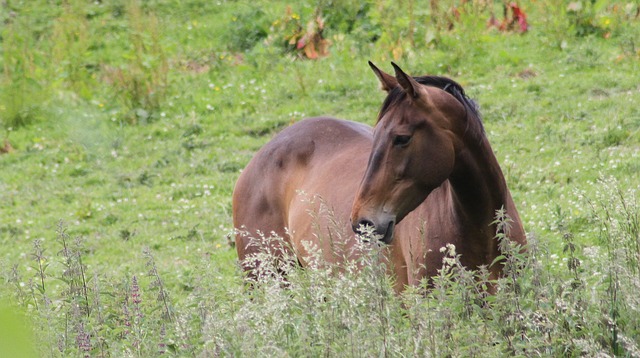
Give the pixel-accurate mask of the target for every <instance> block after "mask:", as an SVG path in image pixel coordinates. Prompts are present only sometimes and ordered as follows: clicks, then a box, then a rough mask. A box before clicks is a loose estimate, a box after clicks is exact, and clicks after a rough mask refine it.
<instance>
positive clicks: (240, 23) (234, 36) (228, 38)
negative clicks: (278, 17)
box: [223, 7, 269, 51]
mask: <svg viewBox="0 0 640 358" xmlns="http://www.w3.org/2000/svg"><path fill="white" fill-rule="evenodd" d="M268 33H269V19H268V18H267V14H266V13H265V12H264V11H263V10H262V9H260V8H255V7H247V8H246V9H243V10H242V11H239V12H236V13H234V14H233V15H232V18H231V26H230V27H229V31H226V32H225V33H224V35H223V37H224V41H225V42H226V43H227V46H228V48H229V50H231V51H247V50H250V49H252V48H253V47H254V46H255V45H256V44H258V43H259V42H260V41H262V40H263V39H265V38H266V37H267V34H268Z"/></svg>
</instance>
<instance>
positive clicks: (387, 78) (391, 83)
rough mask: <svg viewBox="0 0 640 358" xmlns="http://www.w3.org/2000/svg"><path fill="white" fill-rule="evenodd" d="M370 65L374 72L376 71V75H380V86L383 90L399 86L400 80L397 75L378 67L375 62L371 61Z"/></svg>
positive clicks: (386, 90)
mask: <svg viewBox="0 0 640 358" xmlns="http://www.w3.org/2000/svg"><path fill="white" fill-rule="evenodd" d="M369 67H371V69H372V70H373V73H375V74H376V77H378V80H380V87H381V88H382V90H383V91H385V92H389V91H391V90H392V89H394V88H396V87H398V81H397V80H396V78H395V77H393V76H391V75H390V74H388V73H386V72H384V71H382V70H381V69H379V68H378V67H376V65H374V64H373V62H371V61H369Z"/></svg>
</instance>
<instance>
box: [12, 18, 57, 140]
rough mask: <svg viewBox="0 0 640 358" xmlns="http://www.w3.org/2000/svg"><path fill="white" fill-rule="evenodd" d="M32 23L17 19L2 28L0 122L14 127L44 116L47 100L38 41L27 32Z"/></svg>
mask: <svg viewBox="0 0 640 358" xmlns="http://www.w3.org/2000/svg"><path fill="white" fill-rule="evenodd" d="M32 26H33V22H32V20H30V19H29V18H28V17H25V16H23V15H22V14H20V16H17V17H16V18H13V19H9V20H8V22H7V24H6V25H5V26H4V28H3V29H2V30H3V31H2V70H3V71H2V77H0V123H2V125H3V127H5V128H18V127H21V126H25V125H28V124H31V123H35V122H38V121H39V120H41V119H42V118H43V117H44V112H45V107H44V104H45V101H46V100H48V97H49V94H48V91H47V83H46V82H45V79H46V78H47V76H46V73H45V72H46V71H47V68H45V67H42V62H43V60H44V54H43V53H41V51H40V46H39V43H40V42H39V39H37V38H34V37H33V35H32V33H31V27H32Z"/></svg>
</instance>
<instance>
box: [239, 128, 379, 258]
mask: <svg viewBox="0 0 640 358" xmlns="http://www.w3.org/2000/svg"><path fill="white" fill-rule="evenodd" d="M370 143H371V128H370V127H368V126H366V125H363V124H360V123H355V122H349V121H344V120H339V119H334V118H323V117H318V118H308V119H305V120H302V121H300V122H298V123H295V124H293V125H291V126H289V127H287V128H286V129H284V130H283V131H281V132H280V133H279V134H277V135H276V136H275V137H274V138H273V139H272V140H271V141H270V142H269V143H267V144H266V145H265V146H264V147H262V149H260V151H258V153H257V154H256V155H255V156H254V157H253V159H252V160H251V161H250V162H249V164H248V165H247V167H246V168H245V169H244V170H243V172H242V174H241V175H240V177H239V178H238V181H237V182H236V187H235V189H234V193H233V220H234V227H235V228H236V229H239V230H240V232H239V233H238V235H237V236H236V244H237V249H238V254H239V257H240V259H241V260H242V259H244V258H245V257H246V256H247V255H249V254H251V253H253V252H254V251H253V250H254V249H252V248H251V247H248V245H249V243H250V240H251V238H252V237H256V235H258V232H261V233H263V234H264V235H266V236H270V235H271V234H272V233H273V234H275V235H276V236H279V237H281V238H283V239H284V240H285V241H288V240H290V234H291V233H292V232H295V234H294V235H300V236H304V237H309V236H310V232H309V231H310V230H311V219H312V218H311V217H310V215H309V213H308V212H307V210H306V209H307V208H308V207H309V205H310V204H311V203H315V201H316V200H318V201H325V202H328V203H330V205H331V207H332V209H333V210H338V211H340V212H344V211H346V212H348V210H350V205H351V201H352V198H353V192H355V187H356V186H357V185H358V183H359V180H360V178H361V177H362V172H363V171H364V167H365V165H366V158H367V156H368V153H369V151H370ZM340 188H343V189H342V190H341V189H340ZM340 193H343V194H340ZM339 195H350V196H351V197H350V199H338V196H339ZM314 205H315V204H314ZM290 244H292V245H294V244H295V243H290ZM285 250H286V249H285Z"/></svg>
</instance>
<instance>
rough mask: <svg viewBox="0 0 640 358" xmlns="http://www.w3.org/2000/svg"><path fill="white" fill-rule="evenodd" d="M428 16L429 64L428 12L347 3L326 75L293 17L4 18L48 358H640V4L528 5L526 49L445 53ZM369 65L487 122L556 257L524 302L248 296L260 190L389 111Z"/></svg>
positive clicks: (2, 114)
mask: <svg viewBox="0 0 640 358" xmlns="http://www.w3.org/2000/svg"><path fill="white" fill-rule="evenodd" d="M409 3H411V4H413V5H414V10H413V11H414V13H413V16H414V19H415V20H416V22H415V23H416V25H415V26H416V28H415V34H414V45H411V44H410V42H409V40H408V37H407V26H408V15H407V14H408V8H400V9H396V10H394V11H392V12H390V13H391V14H392V15H388V16H386V17H385V16H382V15H383V13H384V12H385V11H390V10H389V9H390V7H391V5H390V4H391V2H388V1H374V2H371V3H368V5H366V6H363V5H361V4H359V3H358V2H351V1H346V2H341V5H340V6H343V7H344V9H343V10H340V11H338V10H335V9H334V8H333V7H330V6H328V5H327V4H328V3H327V4H325V5H326V8H325V17H326V28H325V32H324V35H325V37H326V38H328V39H329V40H330V41H331V45H330V48H329V51H330V54H329V56H328V57H326V58H322V59H319V60H315V61H311V60H305V59H301V58H298V57H297V56H296V55H295V54H291V53H288V52H287V49H286V48H285V47H284V46H282V45H280V44H279V42H277V41H275V40H273V39H274V38H279V37H281V36H283V34H282V33H277V30H276V29H277V27H275V26H273V24H274V22H275V21H277V20H280V21H282V20H283V19H284V17H286V16H290V17H291V16H293V15H286V14H288V13H287V10H286V8H287V5H290V6H291V13H292V14H295V15H296V16H297V17H299V18H300V23H301V25H302V26H303V28H304V27H305V26H306V22H307V21H309V20H310V19H311V16H312V15H313V13H314V11H315V9H316V4H315V3H311V2H302V3H300V4H298V3H291V4H287V2H282V1H277V2H267V1H261V0H260V1H254V2H243V1H220V2H210V1H196V0H191V1H170V0H164V1H160V0H157V1H148V2H141V3H136V2H135V1H124V0H122V1H113V2H91V3H87V2H83V1H70V2H68V5H66V6H59V5H52V4H50V3H48V2H44V1H33V2H14V1H9V2H6V4H3V5H0V6H2V8H0V20H1V21H0V24H1V25H0V34H1V35H2V37H1V40H0V52H1V53H2V57H1V58H0V65H1V66H0V68H2V72H1V73H0V124H1V125H2V126H1V129H0V138H1V139H4V138H7V140H8V141H9V143H10V144H11V146H12V147H13V148H14V149H15V150H14V151H13V152H11V153H9V154H2V155H0V245H2V250H0V273H1V274H2V277H3V285H2V286H1V288H0V298H1V300H0V301H10V302H11V303H12V304H13V305H16V306H21V309H24V310H26V311H27V315H28V317H29V321H30V323H31V325H32V326H33V327H37V328H40V327H44V329H36V330H35V337H36V338H35V339H36V342H37V344H34V345H35V346H37V347H38V349H39V352H38V355H40V356H73V355H80V356H82V355H84V354H89V353H90V354H91V355H95V356H123V355H138V356H154V355H156V354H157V353H158V352H159V351H161V350H164V351H166V352H167V354H173V355H178V356H183V355H197V354H204V355H216V354H222V355H242V354H244V355H249V354H264V355H273V356H282V355H285V354H286V353H288V354H289V355H294V356H299V355H303V356H305V355H313V356H316V355H330V356H342V355H349V356H361V355H362V356H369V355H374V354H375V355H378V354H388V355H393V356H395V355H400V354H405V355H433V356H442V355H446V354H452V355H465V356H466V355H477V356H478V355H479V356H483V355H485V356H486V355H487V354H489V355H493V354H505V353H510V354H516V355H517V354H523V355H526V354H534V353H535V352H538V353H540V354H543V355H580V354H581V352H584V353H585V354H595V352H600V351H603V352H607V353H609V354H619V355H625V354H628V355H633V354H638V353H637V349H638V348H637V347H638V345H639V344H638V339H639V337H640V331H638V329H637V325H636V326H635V328H634V324H636V323H638V322H639V321H640V319H639V317H640V313H638V311H637V307H638V302H637V297H635V296H634V295H635V293H634V291H633V289H634V288H635V289H637V288H638V287H639V284H638V275H637V270H635V271H634V268H633V266H632V265H627V264H628V263H634V262H635V263H636V264H637V259H636V261H633V254H634V252H635V253H636V254H637V253H638V252H640V250H638V249H637V247H635V248H634V247H633V242H634V241H633V240H636V241H635V242H637V240H638V238H637V235H638V224H637V223H638V221H637V220H638V204H637V196H638V194H637V192H638V189H639V188H640V179H639V178H640V165H639V164H638V163H640V130H639V128H640V106H638V103H639V102H640V87H638V82H637V76H635V75H634V74H637V73H639V72H640V52H638V49H637V46H638V45H637V44H635V41H637V40H636V39H637V38H638V35H640V20H639V19H637V18H636V17H634V15H633V14H634V11H635V9H637V5H636V4H630V5H628V4H626V3H623V2H620V3H617V4H618V5H617V6H618V7H616V6H614V5H607V6H604V5H603V6H600V5H601V4H600V3H601V2H600V1H598V2H596V4H595V5H589V6H587V5H585V6H586V7H585V9H584V10H583V11H582V12H580V13H578V14H572V13H570V12H568V11H565V10H562V9H563V8H562V7H561V8H560V9H561V10H556V9H557V7H555V6H551V5H549V4H550V2H546V1H542V2H540V1H537V2H526V3H524V2H523V4H522V6H523V8H524V9H525V11H526V12H527V14H528V16H529V17H528V20H529V22H530V25H531V30H530V31H529V32H528V33H526V34H515V33H499V32H497V31H495V30H487V29H485V27H484V20H482V22H479V20H474V18H472V17H471V16H467V15H465V12H464V11H463V12H462V16H461V19H460V20H459V22H457V23H455V24H454V26H453V29H451V30H442V31H440V32H437V33H436V35H437V36H435V37H434V36H432V35H433V34H434V31H435V30H434V28H433V26H432V25H431V17H430V10H429V6H428V3H425V2H414V1H410V2H407V3H405V4H404V5H402V6H405V7H406V6H408V5H407V4H409ZM136 4H138V5H136ZM565 5H567V4H565ZM136 6H138V7H136ZM336 6H337V5H336ZM496 6H497V7H496V9H497V10H498V11H497V12H496V13H497V14H501V9H500V8H499V6H498V5H496ZM135 8H139V9H140V10H141V11H140V12H135V11H132V10H131V9H135ZM332 9H334V10H332ZM332 11H335V12H332ZM467 11H469V12H470V11H480V10H479V9H475V8H474V9H467ZM342 14H355V15H353V16H355V17H353V16H352V17H342V16H341V15H342ZM481 15H482V16H484V17H487V16H488V11H486V10H485V11H484V12H481ZM576 15H580V16H579V17H576ZM353 18H355V21H354V20H353ZM331 21H334V23H332V22H331ZM607 21H608V22H607ZM156 23H157V26H156V25H154V24H156ZM354 24H355V25H354ZM593 29H595V30H593ZM587 30H589V31H592V30H593V33H591V34H588V35H585V31H587ZM596 30H597V31H596ZM605 35H606V36H605ZM270 36H271V37H270ZM265 41H267V42H268V43H269V45H267V44H266V42H265ZM269 41H271V42H269ZM400 53H401V57H399V58H394V54H395V55H398V54H400ZM367 60H372V61H373V62H375V63H376V64H377V65H378V66H380V67H381V68H382V69H386V70H390V66H389V64H388V63H389V61H391V60H395V61H396V62H397V63H398V64H400V65H401V66H402V67H403V69H405V70H406V71H407V72H408V73H411V74H415V75H420V74H435V75H445V76H449V77H451V78H453V79H455V80H457V81H459V82H460V83H461V84H462V85H463V86H464V87H465V89H466V90H467V92H468V94H469V95H471V97H473V98H475V99H476V100H477V101H478V103H479V104H480V106H481V112H482V114H483V117H484V122H485V127H486V131H487V134H488V136H489V139H490V141H491V143H492V146H493V148H494V150H495V152H496V153H497V156H498V159H499V161H500V163H501V165H502V168H503V171H504V172H505V175H506V177H507V182H508V183H509V186H510V188H511V191H512V194H513V196H514V199H515V202H516V204H517V206H518V208H519V211H520V213H521V216H522V218H523V221H524V224H525V228H526V230H527V231H528V232H529V233H530V234H531V235H532V237H534V238H537V242H538V244H537V246H536V247H535V248H534V249H538V248H539V250H540V252H539V253H537V254H535V255H532V257H531V258H519V259H522V260H528V261H527V262H528V263H529V264H528V266H527V268H526V269H523V271H522V272H519V273H518V274H519V275H520V276H518V277H520V280H521V281H520V283H519V284H520V285H521V286H522V287H523V288H524V290H523V291H518V290H516V289H512V288H511V286H509V284H508V283H507V284H505V286H504V287H505V289H504V291H503V292H502V293H500V294H498V295H497V296H496V298H495V299H494V300H495V303H493V305H492V307H489V308H488V307H486V306H483V305H481V304H478V303H477V302H478V299H479V298H478V297H475V296H474V298H473V299H471V301H469V297H466V296H465V294H466V293H469V292H474V291H473V288H470V287H468V286H469V285H471V284H470V283H464V284H463V283H461V284H460V285H459V286H456V285H450V284H448V283H446V281H444V283H442V285H443V286H442V287H441V288H439V289H437V290H434V291H433V292H431V293H429V294H428V295H426V297H423V296H422V295H421V294H418V293H415V294H414V293H412V292H410V293H408V294H407V295H406V296H405V297H395V296H392V295H391V294H390V293H389V289H390V286H389V285H388V282H386V279H384V277H381V276H380V275H379V273H376V272H373V271H372V272H369V273H368V274H365V275H362V276H359V275H355V274H354V275H346V276H344V277H341V278H335V277H334V276H330V275H325V274H326V273H324V272H306V271H294V272H293V273H292V274H291V275H292V278H291V281H292V282H293V288H291V289H290V290H282V289H281V288H280V286H279V285H278V282H277V280H276V281H275V282H272V281H268V282H266V283H265V284H264V286H263V287H262V288H260V289H257V290H255V291H253V292H246V291H245V290H244V289H243V286H242V279H241V274H240V272H239V270H238V268H237V262H236V261H237V259H236V254H235V249H234V248H233V247H231V246H230V245H229V239H228V237H229V235H231V234H232V231H233V228H232V224H231V193H232V190H233V185H234V183H235V180H236V178H237V177H238V174H239V172H240V170H241V169H242V168H243V167H244V166H245V165H246V163H247V162H248V161H249V160H250V158H251V157H252V155H253V154H254V153H255V152H256V151H257V150H258V149H259V148H260V147H261V146H262V145H263V144H264V143H266V142H267V141H268V140H269V139H270V138H271V136H272V135H273V134H274V133H276V132H277V131H278V130H279V129H281V128H283V127H285V126H287V125H289V124H290V123H292V122H295V121H298V120H301V119H302V118H304V117H308V116H316V115H331V116H336V117H340V118H346V119H351V120H355V121H359V122H363V123H368V124H373V123H374V121H375V118H376V115H377V110H378V108H379V106H380V104H381V102H382V100H383V99H384V94H383V93H382V92H381V91H379V90H378V84H377V80H376V78H375V76H374V75H373V74H372V73H371V71H370V69H369V68H368V66H367V64H366V62H367ZM118 76H120V77H118ZM118 78H120V79H122V81H120V82H118V80H117V79H118ZM133 82H135V83H137V84H138V86H137V87H136V86H130V85H131V83H133ZM0 144H2V142H1V141H0ZM612 178H613V179H612ZM603 179H604V180H603ZM618 191H619V192H621V193H623V194H624V195H622V196H620V195H618ZM634 218H635V229H634V226H633V223H634ZM603 228H605V229H607V230H603ZM63 229H64V230H63ZM634 230H635V231H634ZM634 235H635V236H634ZM65 245H67V246H68V247H69V248H68V250H67V251H66V252H65V251H64V250H63V248H64V246H65ZM625 245H626V246H625ZM573 247H575V250H571V249H570V248H573ZM564 248H567V250H563V249H564ZM634 250H636V251H634ZM516 256H517V255H516ZM151 258H152V259H153V261H152V262H151V261H150V259H151ZM574 258H577V259H578V260H579V261H580V262H581V263H582V265H581V266H580V267H571V266H567V262H573V261H571V260H573V259H574ZM150 271H152V274H149V272H150ZM596 272H598V273H599V274H595V273H596ZM323 275H324V276H323ZM455 275H459V276H457V277H463V275H465V273H464V272H463V271H455ZM134 277H135V281H137V286H136V285H134V283H133V281H134ZM366 278H373V281H367V280H366ZM536 278H538V279H539V280H541V282H538V281H536ZM623 280H626V281H623ZM459 281H460V282H464V281H463V280H459ZM43 282H44V285H43ZM159 282H161V283H162V286H159V285H158V283H159ZM310 282H318V286H317V287H312V286H311V285H310ZM456 282H457V281H456ZM571 282H579V283H580V284H579V285H571V284H570V283H571ZM622 282H625V283H626V286H620V287H618V286H617V285H618V284H619V283H622ZM43 286H44V287H43ZM136 287H137V288H136ZM371 292H377V293H378V295H377V296H376V297H373V298H371V301H368V300H367V299H366V297H369V296H370V295H371ZM465 292H466V293H465ZM635 292H637V291H635ZM614 293H616V294H619V297H618V296H616V297H614V296H612V295H613V294H614ZM159 294H160V295H161V296H162V297H160V299H159V300H158V295H159ZM474 294H477V293H474ZM438 295H441V296H438ZM329 296H332V297H333V298H332V299H324V298H326V297H329ZM636 296H637V295H636ZM135 297H141V298H139V299H135ZM323 297H324V298H323ZM465 297H466V298H465ZM634 297H635V298H634ZM383 298H384V299H383ZM443 300H444V301H443ZM134 301H139V302H137V303H136V302H134ZM83 302H84V303H83ZM383 302H386V303H384V304H383ZM470 302H471V303H470ZM515 302H519V303H518V304H519V305H520V312H518V311H517V309H516V307H517V305H516V303H515ZM381 305H382V306H381ZM125 307H126V309H125ZM622 313H624V316H622V315H621V314H622ZM518 315H520V316H518ZM580 315H583V316H584V317H585V318H584V320H583V321H580V320H581V319H582V318H580V317H581V316H580ZM518 317H520V318H518ZM522 317H525V318H526V320H525V321H522ZM535 317H539V318H540V321H539V322H538V323H535V324H533V323H531V324H530V325H528V326H527V325H523V322H534V318H535ZM606 319H610V320H612V322H614V323H616V324H617V326H615V327H616V329H613V328H612V327H613V326H612V325H609V326H607V324H606V323H603V322H604V321H606ZM1 325H2V323H0V328H6V327H2V326H1ZM472 325H475V326H478V327H481V329H480V328H479V331H478V332H483V333H479V334H476V335H469V334H468V332H467V331H466V329H467V328H466V327H469V326H472ZM585 327H586V328H585ZM0 330H1V329H0ZM483 330H484V331H483ZM349 332H351V333H349ZM521 332H526V334H524V336H527V337H528V338H529V341H527V340H524V339H520V340H515V338H514V337H518V336H520V337H523V335H522V334H520V333H521ZM612 332H620V335H621V337H624V338H618V337H615V338H614V336H613V333H612ZM552 336H553V337H555V338H553V339H552V338H549V337H552ZM86 337H89V338H88V339H89V341H90V344H89V348H87V349H88V350H86V351H85V350H84V349H85V348H83V347H86V345H84V346H83V344H82V342H84V341H86ZM624 339H627V340H630V341H631V342H632V343H633V342H635V346H634V345H633V344H632V343H628V342H626V341H624ZM447 341H452V342H456V343H457V344H454V345H452V346H445V345H443V343H442V342H447ZM319 342H327V344H326V345H319ZM353 346H356V347H362V350H361V351H356V350H353V348H352V347H353ZM350 347H351V348H350ZM60 349H61V350H60Z"/></svg>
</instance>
